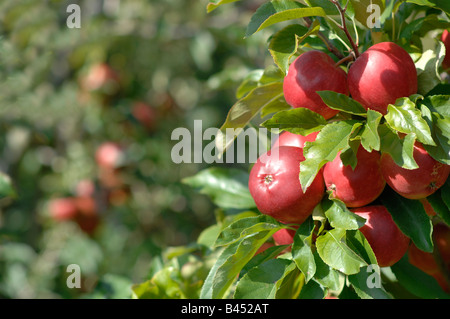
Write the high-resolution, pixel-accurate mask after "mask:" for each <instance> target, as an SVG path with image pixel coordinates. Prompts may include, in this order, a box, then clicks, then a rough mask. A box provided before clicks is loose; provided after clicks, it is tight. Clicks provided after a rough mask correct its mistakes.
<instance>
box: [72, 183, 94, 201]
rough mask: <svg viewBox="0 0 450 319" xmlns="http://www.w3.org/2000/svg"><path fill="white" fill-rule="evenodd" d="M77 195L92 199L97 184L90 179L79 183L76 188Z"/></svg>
mask: <svg viewBox="0 0 450 319" xmlns="http://www.w3.org/2000/svg"><path fill="white" fill-rule="evenodd" d="M75 193H76V194H77V196H79V197H90V196H94V193H95V184H94V182H93V181H92V180H90V179H83V180H81V181H79V182H78V184H77V185H76V188H75Z"/></svg>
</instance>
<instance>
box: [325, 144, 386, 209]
mask: <svg viewBox="0 0 450 319" xmlns="http://www.w3.org/2000/svg"><path fill="white" fill-rule="evenodd" d="M340 154H341V152H339V153H338V155H337V156H336V158H335V159H334V160H333V161H331V162H328V163H326V164H325V166H324V169H323V178H324V181H325V186H326V187H327V189H328V190H329V191H331V192H332V194H333V197H335V198H337V199H339V200H341V201H343V202H344V203H345V205H346V206H347V207H361V206H365V205H368V204H370V203H371V202H373V201H374V200H375V199H376V198H377V197H378V196H380V194H381V193H382V192H383V189H384V187H385V185H386V182H385V181H384V178H383V176H382V174H381V169H380V157H381V155H380V153H379V152H377V151H375V150H373V151H372V152H368V151H366V150H365V149H364V148H363V147H362V146H359V148H358V151H357V153H356V159H357V161H358V162H357V165H356V167H355V169H354V170H353V169H352V167H351V166H350V165H347V166H344V164H343V163H342V160H341V157H340Z"/></svg>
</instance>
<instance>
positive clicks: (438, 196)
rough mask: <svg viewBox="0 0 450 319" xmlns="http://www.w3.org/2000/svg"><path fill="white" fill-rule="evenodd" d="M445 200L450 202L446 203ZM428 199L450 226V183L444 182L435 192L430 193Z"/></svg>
mask: <svg viewBox="0 0 450 319" xmlns="http://www.w3.org/2000/svg"><path fill="white" fill-rule="evenodd" d="M444 198H445V200H446V201H447V202H448V205H447V204H446V202H445V201H444ZM426 200H427V201H428V202H429V203H430V205H431V207H432V208H433V209H434V211H435V212H436V214H437V215H438V216H439V217H440V218H442V220H443V221H444V222H445V223H446V224H447V225H448V226H450V185H448V184H444V185H443V186H442V187H441V188H440V189H438V190H437V191H436V192H434V193H433V194H431V195H429V196H428V197H427V198H426Z"/></svg>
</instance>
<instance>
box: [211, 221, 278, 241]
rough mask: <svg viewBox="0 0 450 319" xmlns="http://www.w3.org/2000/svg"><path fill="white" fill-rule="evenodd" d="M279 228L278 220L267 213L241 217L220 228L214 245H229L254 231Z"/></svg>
mask: <svg viewBox="0 0 450 319" xmlns="http://www.w3.org/2000/svg"><path fill="white" fill-rule="evenodd" d="M281 228H283V226H282V225H281V224H280V223H279V222H277V221H276V220H275V219H273V218H272V217H270V216H267V215H259V216H255V217H247V218H241V219H238V220H237V221H235V222H233V223H231V224H230V225H228V226H227V227H225V229H223V230H222V232H221V233H220V234H219V236H218V237H217V240H216V242H215V244H214V246H216V247H217V246H224V245H230V244H232V243H234V242H236V241H239V240H242V239H243V238H245V237H247V236H250V235H253V234H255V233H258V232H261V231H266V230H270V231H271V230H273V229H275V231H277V230H279V229H281Z"/></svg>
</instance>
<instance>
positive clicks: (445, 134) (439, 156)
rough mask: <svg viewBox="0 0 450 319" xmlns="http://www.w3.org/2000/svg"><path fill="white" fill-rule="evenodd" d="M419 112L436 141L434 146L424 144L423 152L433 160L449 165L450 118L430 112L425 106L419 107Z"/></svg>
mask: <svg viewBox="0 0 450 319" xmlns="http://www.w3.org/2000/svg"><path fill="white" fill-rule="evenodd" d="M421 111H422V115H423V117H424V119H425V120H426V121H427V123H428V125H429V126H430V128H431V135H432V137H433V139H434V140H435V141H436V145H435V146H433V145H426V144H424V147H425V150H426V151H427V152H428V154H430V155H431V157H433V158H434V159H435V160H437V161H439V162H441V163H444V164H447V165H450V117H449V116H443V115H441V114H439V113H437V112H431V111H430V109H428V107H427V106H425V105H421Z"/></svg>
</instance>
